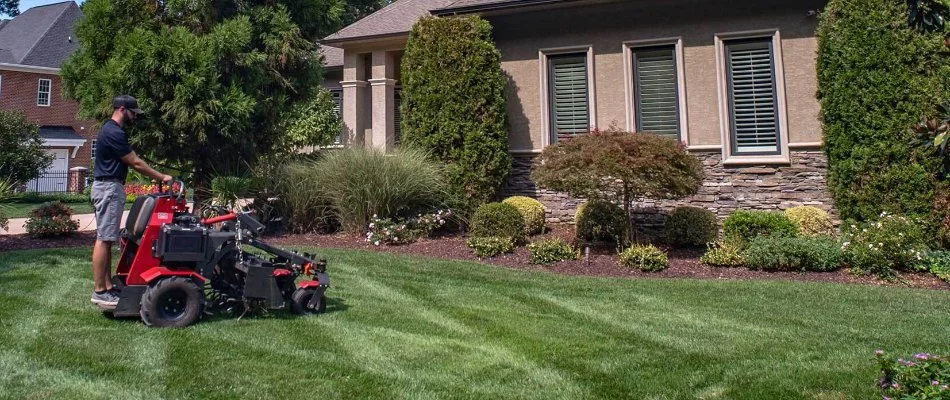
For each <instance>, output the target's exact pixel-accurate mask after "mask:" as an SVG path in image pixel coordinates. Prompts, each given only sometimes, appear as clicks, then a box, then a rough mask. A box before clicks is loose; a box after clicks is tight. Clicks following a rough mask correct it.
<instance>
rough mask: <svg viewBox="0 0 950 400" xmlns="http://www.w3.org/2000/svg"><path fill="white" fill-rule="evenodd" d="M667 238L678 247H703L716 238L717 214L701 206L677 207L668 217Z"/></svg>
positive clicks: (717, 229)
mask: <svg viewBox="0 0 950 400" xmlns="http://www.w3.org/2000/svg"><path fill="white" fill-rule="evenodd" d="M664 228H665V233H666V240H667V242H668V243H669V244H671V245H673V246H677V247H702V246H705V245H706V244H707V243H709V242H713V241H715V240H716V236H717V235H718V234H719V228H718V227H717V226H716V214H713V212H712V211H709V210H706V209H704V208H699V207H677V208H676V209H675V210H673V212H672V213H671V214H670V216H669V217H668V218H667V219H666V225H665V227H664Z"/></svg>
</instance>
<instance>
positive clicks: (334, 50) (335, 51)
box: [320, 45, 343, 68]
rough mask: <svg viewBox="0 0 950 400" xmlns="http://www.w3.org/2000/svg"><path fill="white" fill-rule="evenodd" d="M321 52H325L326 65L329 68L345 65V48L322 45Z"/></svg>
mask: <svg viewBox="0 0 950 400" xmlns="http://www.w3.org/2000/svg"><path fill="white" fill-rule="evenodd" d="M320 53H321V54H323V61H324V64H323V65H324V66H325V67H327V68H342V67H343V49H341V48H339V47H330V46H326V45H321V46H320Z"/></svg>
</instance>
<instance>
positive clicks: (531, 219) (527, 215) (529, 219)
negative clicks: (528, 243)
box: [502, 196, 544, 236]
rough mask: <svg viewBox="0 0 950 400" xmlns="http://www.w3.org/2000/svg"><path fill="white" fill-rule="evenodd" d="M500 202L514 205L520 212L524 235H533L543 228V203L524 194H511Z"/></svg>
mask: <svg viewBox="0 0 950 400" xmlns="http://www.w3.org/2000/svg"><path fill="white" fill-rule="evenodd" d="M502 203H505V204H510V205H512V206H514V207H515V208H517V209H518V212H520V213H521V216H522V217H523V218H524V233H525V235H529V236H530V235H534V234H537V233H541V231H543V230H544V204H541V202H540V201H537V200H535V199H532V198H530V197H525V196H512V197H509V198H507V199H505V200H504V201H502Z"/></svg>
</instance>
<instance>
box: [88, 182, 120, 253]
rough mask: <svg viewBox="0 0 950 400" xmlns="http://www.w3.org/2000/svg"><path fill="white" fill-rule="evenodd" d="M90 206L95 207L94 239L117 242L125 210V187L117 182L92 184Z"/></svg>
mask: <svg viewBox="0 0 950 400" xmlns="http://www.w3.org/2000/svg"><path fill="white" fill-rule="evenodd" d="M92 204H93V205H94V206H95V207H96V234H97V235H96V236H97V237H96V238H97V239H99V240H101V241H104V242H115V241H118V240H119V225H120V224H121V220H122V212H123V211H124V210H125V185H123V184H122V183H119V182H104V181H95V182H93V183H92Z"/></svg>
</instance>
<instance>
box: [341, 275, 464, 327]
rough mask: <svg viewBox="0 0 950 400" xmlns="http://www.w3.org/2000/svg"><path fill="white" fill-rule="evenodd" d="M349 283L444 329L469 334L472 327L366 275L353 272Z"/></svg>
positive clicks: (365, 292) (367, 293)
mask: <svg viewBox="0 0 950 400" xmlns="http://www.w3.org/2000/svg"><path fill="white" fill-rule="evenodd" d="M349 282H350V283H351V284H354V283H355V284H356V285H360V286H362V287H364V288H366V289H368V290H367V291H364V292H362V293H363V294H366V295H369V296H373V297H376V298H380V299H386V300H387V301H388V302H390V303H398V304H399V305H400V306H402V308H403V309H407V308H408V309H409V310H411V312H413V313H415V314H417V315H419V316H420V317H422V319H424V320H426V321H429V322H431V323H433V324H435V325H438V326H440V327H442V328H444V329H447V330H450V331H453V332H457V333H461V334H465V335H468V334H471V333H472V329H471V328H470V327H468V326H466V325H465V324H462V323H461V322H459V321H457V320H455V319H453V318H450V317H448V316H446V315H444V314H442V313H440V312H437V311H434V310H432V309H431V308H430V307H426V306H425V305H424V304H423V303H422V302H421V301H419V299H417V298H415V297H413V296H411V295H409V294H406V293H404V292H401V291H399V290H397V289H395V288H393V287H392V286H389V285H386V284H384V283H382V282H380V281H377V280H375V279H372V278H370V277H368V276H366V275H362V274H358V273H357V274H354V275H353V276H351V277H350V281H349Z"/></svg>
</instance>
